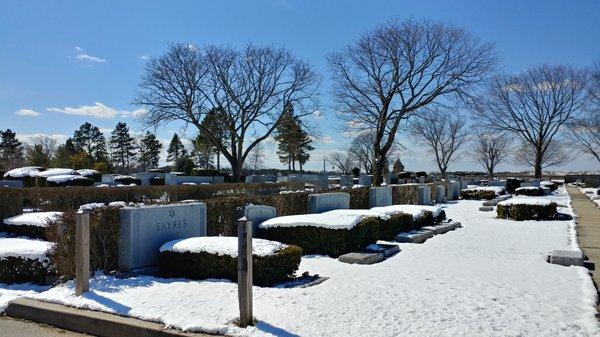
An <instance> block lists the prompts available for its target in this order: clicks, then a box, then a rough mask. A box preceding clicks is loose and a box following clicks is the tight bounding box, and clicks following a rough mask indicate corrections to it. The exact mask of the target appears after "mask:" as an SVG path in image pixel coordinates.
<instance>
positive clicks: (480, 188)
mask: <svg viewBox="0 0 600 337" xmlns="http://www.w3.org/2000/svg"><path fill="white" fill-rule="evenodd" d="M464 190H469V191H494V192H496V195H500V194H502V193H504V191H506V189H505V188H504V187H502V186H477V185H467V188H464V189H463V191H464Z"/></svg>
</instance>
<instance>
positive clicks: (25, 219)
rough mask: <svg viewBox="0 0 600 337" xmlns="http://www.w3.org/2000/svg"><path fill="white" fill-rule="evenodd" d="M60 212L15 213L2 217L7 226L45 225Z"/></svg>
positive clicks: (59, 214)
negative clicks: (11, 215)
mask: <svg viewBox="0 0 600 337" xmlns="http://www.w3.org/2000/svg"><path fill="white" fill-rule="evenodd" d="M61 215H62V212H32V213H24V214H19V215H15V216H13V217H10V218H6V219H4V224H5V225H9V226H36V227H46V226H47V225H48V222H50V221H52V220H55V219H56V218H58V217H59V216H61Z"/></svg>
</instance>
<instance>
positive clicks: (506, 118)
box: [476, 65, 588, 178]
mask: <svg viewBox="0 0 600 337" xmlns="http://www.w3.org/2000/svg"><path fill="white" fill-rule="evenodd" d="M587 78H588V76H587V74H586V73H585V72H584V71H581V70H577V69H575V68H572V67H570V66H562V65H559V66H549V65H543V66H539V67H535V68H532V69H529V70H526V71H524V72H522V73H520V74H517V75H513V76H498V77H496V78H494V79H493V80H492V81H491V83H490V86H489V88H488V90H487V92H486V94H485V96H483V97H482V99H481V100H480V101H479V103H478V105H477V109H476V112H477V114H478V115H479V117H480V118H481V119H482V121H483V122H484V123H485V124H486V125H487V126H488V127H489V128H490V129H492V130H497V131H508V132H511V133H513V134H515V135H516V136H518V137H519V138H520V139H521V141H522V142H523V144H522V146H525V145H526V144H528V146H530V147H531V149H527V150H525V153H526V154H527V156H533V158H529V157H528V158H527V160H526V161H527V162H529V163H530V164H531V165H532V166H533V168H534V174H535V177H536V178H541V176H542V169H543V168H544V167H548V166H552V165H551V164H552V163H554V162H555V160H552V158H554V159H556V158H558V157H561V156H557V153H560V152H561V151H560V150H559V149H552V148H551V145H552V144H555V145H557V144H559V143H560V141H558V140H557V141H554V139H555V138H557V137H556V136H557V135H558V133H559V131H560V129H561V126H563V125H564V124H565V123H567V122H568V121H570V120H572V119H573V118H575V117H576V116H577V115H578V114H579V113H580V111H581V110H582V108H583V106H584V103H585V98H586V81H587ZM520 161H522V160H520ZM544 161H549V162H548V163H546V162H544Z"/></svg>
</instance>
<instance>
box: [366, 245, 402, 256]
mask: <svg viewBox="0 0 600 337" xmlns="http://www.w3.org/2000/svg"><path fill="white" fill-rule="evenodd" d="M400 251H401V250H400V247H398V245H393V244H386V243H374V244H372V245H368V246H367V248H366V249H365V252H366V253H382V254H383V256H384V257H386V258H388V257H390V256H392V255H395V254H398V253H400Z"/></svg>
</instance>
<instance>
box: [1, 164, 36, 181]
mask: <svg viewBox="0 0 600 337" xmlns="http://www.w3.org/2000/svg"><path fill="white" fill-rule="evenodd" d="M41 169H42V167H41V166H25V167H19V168H16V169H12V170H10V171H8V172H6V173H4V178H24V177H30V176H31V177H35V175H37V174H38V173H39V172H40V170H41Z"/></svg>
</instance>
